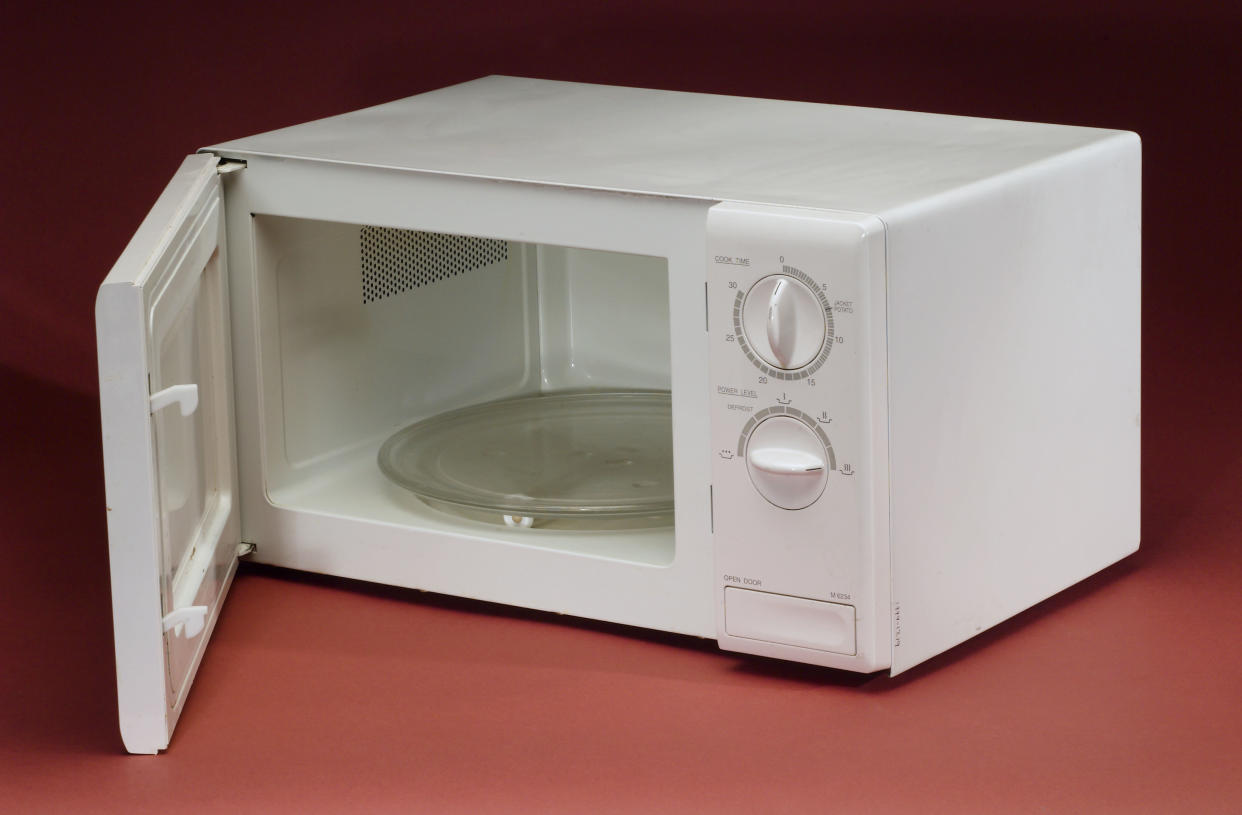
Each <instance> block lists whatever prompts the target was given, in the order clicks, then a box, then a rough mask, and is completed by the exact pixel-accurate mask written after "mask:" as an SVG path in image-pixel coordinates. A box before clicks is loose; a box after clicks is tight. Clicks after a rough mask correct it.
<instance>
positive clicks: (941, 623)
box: [885, 134, 1140, 672]
mask: <svg viewBox="0 0 1242 815" xmlns="http://www.w3.org/2000/svg"><path fill="white" fill-rule="evenodd" d="M1139 161H1140V156H1139V143H1138V139H1137V138H1136V137H1135V136H1134V135H1133V134H1125V135H1119V136H1117V137H1115V138H1114V139H1112V140H1110V141H1109V142H1107V143H1102V144H1098V145H1095V146H1092V147H1090V148H1087V149H1084V150H1082V151H1079V152H1075V153H1070V154H1067V155H1065V156H1061V157H1059V158H1058V159H1056V160H1055V161H1049V162H1046V163H1044V164H1041V165H1040V166H1038V167H1032V168H1030V169H1028V170H1026V171H1023V172H1020V173H1014V174H1012V175H1009V176H1006V177H1004V178H1001V179H996V180H995V181H993V182H990V183H988V184H980V185H975V186H972V187H967V188H964V189H962V190H960V191H958V192H956V193H954V194H953V195H950V196H946V197H944V198H942V199H937V200H933V201H928V202H925V203H922V204H919V205H917V206H912V207H909V208H906V209H902V210H899V211H897V212H893V213H889V214H888V215H886V216H885V220H886V223H887V224H888V251H889V295H888V309H889V382H890V395H891V407H890V427H891V434H892V435H891V441H890V444H891V448H890V449H891V450H892V487H891V489H892V542H893V552H892V561H893V604H894V610H895V615H894V616H895V618H899V622H897V623H896V625H895V628H894V640H893V646H894V647H893V671H894V672H898V671H902V670H905V669H907V668H909V667H910V666H912V665H915V664H917V663H919V662H921V661H923V660H925V659H927V658H928V657H930V656H932V655H934V654H938V653H940V652H941V651H944V650H945V649H947V648H949V647H951V646H953V645H955V644H957V643H959V642H961V641H963V640H965V639H967V638H968V637H972V636H974V635H975V634H977V633H978V632H980V631H982V630H984V629H986V628H988V627H990V626H992V625H995V624H996V623H998V622H1000V621H1001V620H1003V619H1005V618H1007V617H1009V616H1011V615H1013V614H1016V613H1017V612H1019V611H1021V610H1023V609H1025V608H1028V607H1029V606H1031V605H1033V604H1035V603H1037V602H1039V601H1040V600H1043V599H1044V598H1046V597H1049V596H1051V595H1052V594H1055V593H1056V592H1058V591H1060V590H1061V589H1063V588H1065V587H1066V586H1068V585H1070V584H1072V583H1074V582H1076V581H1078V580H1081V579H1082V578H1084V577H1086V576H1087V575H1090V574H1092V573H1094V572H1096V571H1098V570H1100V569H1102V568H1103V567H1104V566H1106V565H1108V564H1110V563H1112V562H1113V561H1116V560H1117V559H1119V558H1121V557H1123V556H1124V555H1126V554H1128V553H1130V552H1133V551H1134V550H1135V549H1136V548H1137V547H1138V543H1139V439H1140V416H1139V320H1140V307H1139V306H1140V303H1139V299H1140V296H1139V289H1140V275H1139V262H1140V261H1139V234H1140V229H1139V215H1140V213H1139V206H1140V191H1139ZM929 468H931V472H929Z"/></svg>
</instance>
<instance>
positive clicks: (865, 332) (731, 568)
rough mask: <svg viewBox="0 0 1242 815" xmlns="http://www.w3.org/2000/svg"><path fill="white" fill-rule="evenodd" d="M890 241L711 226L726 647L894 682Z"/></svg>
mask: <svg viewBox="0 0 1242 815" xmlns="http://www.w3.org/2000/svg"><path fill="white" fill-rule="evenodd" d="M883 261H884V230H883V225H882V224H881V223H880V222H879V220H878V219H876V218H873V217H869V216H864V215H856V214H852V213H830V212H823V211H816V210H804V209H795V208H787V207H785V208H783V207H758V206H750V205H738V204H730V203H723V204H719V205H717V206H716V207H714V208H713V209H712V210H711V214H710V216H709V219H708V258H707V278H708V284H707V288H708V322H709V325H708V332H709V345H710V352H709V353H710V357H711V391H712V392H711V400H712V401H711V411H710V413H711V434H712V450H711V458H712V494H713V501H712V504H713V538H714V542H715V554H716V573H715V575H714V579H715V581H716V609H717V617H716V620H717V634H718V638H719V641H720V644H721V646H722V647H723V648H727V649H730V650H735V651H742V652H747V653H755V654H762V655H765V656H774V657H780V658H783V659H791V660H797V661H800V662H810V663H815V664H820V665H827V666H830V667H836V668H848V669H850V670H857V671H874V670H879V669H881V668H886V667H888V664H889V659H890V649H889V646H888V644H889V615H888V590H887V586H888V562H887V551H888V550H887V499H886V497H885V496H886V486H885V485H886V483H887V468H886V466H885V465H886V459H887V455H886V441H885V438H886V437H885V430H886V425H885V421H884V405H885V397H884V368H883V359H884V355H883V343H882V338H883V326H884V318H883V303H884V297H883V280H884V263H883Z"/></svg>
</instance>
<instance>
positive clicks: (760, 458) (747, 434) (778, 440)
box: [737, 405, 837, 509]
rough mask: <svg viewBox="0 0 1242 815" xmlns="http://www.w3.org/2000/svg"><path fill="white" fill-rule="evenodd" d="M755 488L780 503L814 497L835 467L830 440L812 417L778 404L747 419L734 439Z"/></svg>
mask: <svg viewBox="0 0 1242 815" xmlns="http://www.w3.org/2000/svg"><path fill="white" fill-rule="evenodd" d="M737 449H738V452H740V453H742V454H743V455H744V456H745V458H746V469H747V471H748V472H749V473H750V480H751V483H753V484H754V485H755V489H757V490H758V491H759V493H760V494H761V495H762V496H763V497H764V498H766V499H767V500H768V501H769V502H770V503H772V504H775V505H776V506H778V507H780V508H781V509H804V508H805V507H808V506H810V505H811V504H813V503H815V501H816V499H818V498H819V496H820V494H821V493H823V491H824V486H825V485H826V484H827V483H828V471H829V470H835V469H836V468H837V459H836V456H835V455H834V454H833V452H832V443H831V442H829V441H828V436H827V434H825V433H824V431H823V429H822V428H820V427H819V426H818V425H817V423H816V421H815V419H813V418H811V417H810V416H808V415H806V414H805V413H803V412H802V411H800V410H798V409H796V408H792V407H785V406H781V405H777V406H774V407H770V408H766V409H764V410H761V411H759V412H758V413H756V414H755V415H754V416H752V417H751V418H750V420H749V421H748V422H746V426H745V427H744V428H742V435H741V436H740V437H739V438H738V440H737Z"/></svg>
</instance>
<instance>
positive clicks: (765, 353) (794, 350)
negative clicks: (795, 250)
mask: <svg viewBox="0 0 1242 815" xmlns="http://www.w3.org/2000/svg"><path fill="white" fill-rule="evenodd" d="M782 260H783V259H782ZM733 331H734V336H735V337H736V339H737V344H738V346H740V347H741V349H742V352H743V353H744V354H745V355H746V357H747V358H748V359H749V360H750V361H751V362H752V363H753V364H754V365H755V367H757V368H758V369H759V370H760V371H761V372H763V374H764V375H765V376H767V377H768V378H770V379H774V380H777V379H778V380H799V379H805V378H807V377H809V376H810V375H811V374H813V373H815V371H817V370H818V369H819V367H820V366H821V365H823V364H824V362H826V361H827V359H828V354H829V353H831V352H832V346H833V343H834V341H835V339H836V331H835V326H834V324H833V319H832V304H831V303H830V302H829V301H828V297H827V296H826V295H825V294H824V292H823V289H822V287H821V286H820V285H819V284H818V283H816V282H815V280H813V279H812V278H811V276H810V275H808V274H806V273H805V272H803V271H802V270H801V269H797V268H795V267H793V266H788V265H782V266H781V271H780V273H778V274H771V275H768V276H767V277H763V278H760V279H759V280H758V281H757V282H756V283H755V284H754V285H753V286H751V287H750V289H749V290H747V291H738V293H737V295H736V297H735V298H734V301H733Z"/></svg>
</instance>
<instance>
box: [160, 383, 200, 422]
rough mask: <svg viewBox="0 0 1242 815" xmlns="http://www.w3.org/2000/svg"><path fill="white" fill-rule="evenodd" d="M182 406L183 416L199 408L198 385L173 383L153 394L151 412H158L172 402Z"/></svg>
mask: <svg viewBox="0 0 1242 815" xmlns="http://www.w3.org/2000/svg"><path fill="white" fill-rule="evenodd" d="M174 403H176V404H177V405H179V406H180V408H181V415H182V416H189V415H191V414H192V413H194V411H196V410H198V385H172V386H170V387H167V388H164V390H162V391H157V392H156V393H153V394H151V412H152V413H158V412H160V411H161V410H163V409H164V408H166V407H168V406H169V405H171V404H174Z"/></svg>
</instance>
